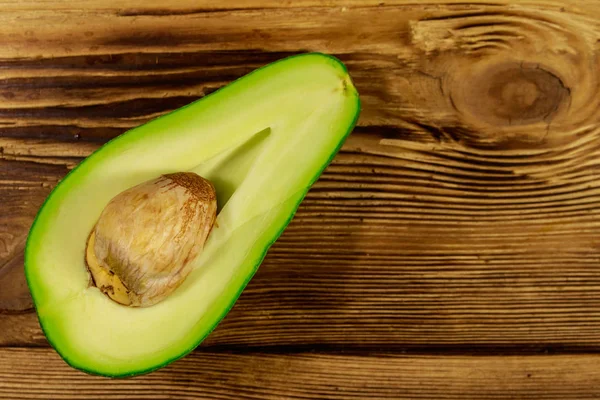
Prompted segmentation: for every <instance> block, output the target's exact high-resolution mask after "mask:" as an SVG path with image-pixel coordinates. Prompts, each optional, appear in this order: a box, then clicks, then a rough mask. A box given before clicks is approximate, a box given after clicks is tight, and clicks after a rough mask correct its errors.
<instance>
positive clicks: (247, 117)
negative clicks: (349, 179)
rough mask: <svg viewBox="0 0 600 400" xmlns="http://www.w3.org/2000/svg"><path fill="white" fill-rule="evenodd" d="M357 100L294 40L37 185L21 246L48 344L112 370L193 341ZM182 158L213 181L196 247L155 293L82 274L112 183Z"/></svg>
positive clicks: (134, 367)
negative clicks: (208, 218) (209, 223)
mask: <svg viewBox="0 0 600 400" xmlns="http://www.w3.org/2000/svg"><path fill="white" fill-rule="evenodd" d="M359 110H360V103H359V99H358V93H357V91H356V89H355V87H354V85H353V83H352V81H351V79H350V77H349V75H348V72H347V71H346V69H345V67H344V65H343V64H342V63H341V62H339V61H338V60H337V59H335V58H333V57H330V56H326V55H323V54H318V53H310V54H302V55H298V56H293V57H289V58H286V59H283V60H280V61H277V62H275V63H272V64H270V65H268V66H265V67H263V68H260V69H258V70H256V71H254V72H252V73H250V74H248V75H246V76H244V77H242V78H240V79H238V80H237V81H235V82H233V83H231V84H229V85H227V86H225V87H224V88H222V89H221V90H219V91H217V92H215V93H213V94H211V95H209V96H206V97H204V98H202V99H200V100H198V101H196V102H194V103H192V104H190V105H188V106H185V107H183V108H181V109H178V110H176V111H174V112H172V113H169V114H167V115H165V116H162V117H160V118H158V119H155V120H153V121H150V122H149V123H147V124H144V125H142V126H139V127H137V128H134V129H132V130H130V131H128V132H126V133H124V134H123V135H121V136H119V137H117V138H115V139H113V140H112V141H110V142H108V143H107V144H106V145H104V146H103V147H101V148H100V149H99V150H98V151H96V152H95V153H94V154H92V155H91V156H89V157H88V158H87V159H85V160H84V161H83V162H81V163H80V164H79V165H78V166H77V167H76V168H75V169H74V170H73V171H71V172H70V173H69V174H68V175H67V177H65V179H63V180H62V181H61V182H60V183H59V184H58V185H57V187H56V188H55V189H54V190H53V191H52V193H51V194H50V196H48V198H47V199H46V202H45V203H44V205H43V206H42V208H41V209H40V211H39V212H38V215H37V217H36V219H35V221H34V224H33V226H32V228H31V231H30V233H29V237H28V240H27V247H26V252H25V272H26V277H27V282H28V285H29V288H30V291H31V293H32V296H33V299H34V303H35V307H36V311H37V314H38V318H39V320H40V323H41V326H42V329H43V330H44V333H45V335H46V337H47V338H48V340H49V342H50V343H51V344H52V346H53V347H54V348H55V349H56V350H57V351H58V353H59V354H60V355H61V356H62V357H63V358H64V359H65V361H66V362H67V363H69V364H70V365H71V366H73V367H75V368H78V369H81V370H84V371H86V372H89V373H93V374H99V375H105V376H113V377H122V376H132V375H137V374H141V373H146V372H150V371H152V370H155V369H157V368H160V367H162V366H164V365H166V364H168V363H169V362H171V361H174V360H176V359H178V358H180V357H182V356H184V355H186V354H187V353H189V352H190V351H191V350H193V349H194V348H195V347H196V346H197V345H198V344H200V342H201V341H202V340H203V339H204V338H205V337H206V336H207V335H208V334H209V333H210V332H211V331H212V329H213V328H214V327H215V326H216V325H217V323H218V322H219V321H220V320H221V319H222V318H223V317H224V316H225V314H226V313H227V312H228V311H229V309H230V308H231V307H232V306H233V304H234V302H235V301H236V299H237V298H238V296H239V295H240V293H241V291H242V290H243V289H244V287H245V286H246V284H247V283H248V281H249V280H250V279H251V277H252V276H253V275H254V273H255V272H256V270H257V268H258V266H259V265H260V263H261V261H262V259H263V257H264V256H265V254H266V251H267V249H268V248H269V246H270V245H271V244H272V243H273V242H274V241H275V240H276V239H277V238H278V237H279V235H280V234H281V233H282V231H283V229H284V228H285V227H286V226H287V224H288V223H289V221H290V220H291V218H292V216H293V214H294V212H295V211H296V209H297V208H298V206H299V204H300V202H301V201H302V199H303V198H304V196H305V194H306V192H307V191H308V189H309V188H310V186H311V185H312V183H314V181H315V180H316V179H317V178H318V177H319V175H320V174H321V172H322V171H323V169H324V168H325V167H326V166H327V164H328V163H329V162H330V161H331V159H332V158H333V156H334V155H335V154H336V153H337V151H338V150H339V148H340V146H341V144H342V143H343V141H344V139H345V138H346V136H347V135H348V134H349V133H350V131H351V130H352V128H353V127H354V125H355V123H356V120H357V117H358V114H359ZM181 171H191V172H195V173H197V174H198V175H200V176H203V177H205V178H206V179H208V180H210V181H211V182H212V183H213V184H214V186H215V190H216V193H217V202H218V214H217V219H216V223H215V226H214V228H213V230H212V232H211V234H210V236H209V237H208V240H207V242H206V243H205V246H204V249H203V251H202V253H201V254H200V255H199V256H198V257H197V258H196V259H195V260H193V270H192V272H191V273H190V274H189V276H188V277H187V278H186V280H185V281H184V282H183V284H181V286H179V287H178V288H177V289H176V290H175V291H174V292H173V293H171V294H170V295H169V297H167V298H166V299H164V300H163V301H161V302H160V303H158V304H155V305H153V306H151V307H147V308H131V307H126V306H123V305H120V304H117V303H116V302H114V301H112V300H111V299H109V298H108V297H107V296H106V295H104V294H103V293H102V292H101V291H100V290H99V289H98V288H96V287H94V286H90V284H89V282H90V276H89V274H88V271H87V268H86V265H85V251H86V242H87V239H88V237H89V233H90V231H91V230H92V228H93V227H94V224H95V223H96V221H97V220H98V217H99V215H100V213H101V212H102V210H103V208H104V207H105V206H106V204H107V203H108V202H109V201H110V199H111V198H113V197H114V196H115V195H117V194H118V193H120V192H122V191H124V190H126V189H128V188H130V187H133V186H135V185H136V184H139V183H141V182H144V181H147V180H149V179H153V178H156V177H157V176H160V175H161V174H168V173H174V172H181Z"/></svg>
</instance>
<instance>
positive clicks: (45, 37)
mask: <svg viewBox="0 0 600 400" xmlns="http://www.w3.org/2000/svg"><path fill="white" fill-rule="evenodd" d="M215 4H217V3H215V2H210V1H207V0H201V1H191V0H185V1H177V2H175V1H164V0H163V1H160V2H159V1H147V2H141V1H137V0H123V1H120V2H103V1H98V0H78V1H73V2H62V1H57V0H45V1H39V0H38V1H34V0H28V1H16V0H11V1H7V0H3V1H0V7H1V8H0V9H2V12H0V22H1V23H0V38H2V43H3V46H0V346H24V347H31V346H47V343H46V340H45V338H44V335H43V333H42V332H41V330H40V328H39V325H38V323H37V319H36V316H35V313H34V312H33V309H32V303H31V299H30V297H29V293H28V290H27V287H26V284H25V280H24V277H23V268H22V267H23V249H24V244H25V239H26V236H27V232H28V229H29V227H30V224H31V222H32V221H33V218H34V216H35V213H36V212H37V210H38V208H39V207H40V205H41V204H42V202H43V201H44V199H45V197H46V196H47V195H48V193H49V192H50V190H51V189H52V188H53V187H54V186H55V185H56V183H57V182H58V181H59V180H60V179H61V178H62V177H64V175H65V174H66V173H67V172H68V171H69V170H70V169H71V168H73V167H74V166H75V165H76V164H77V163H78V162H79V161H80V160H81V159H82V158H83V157H85V156H87V155H88V154H90V153H91V152H92V151H94V150H95V149H97V148H98V147H99V146H100V145H101V144H102V143H104V142H106V141H107V140H109V139H110V138H113V137H115V136H117V135H119V134H121V133H122V132H124V131H125V130H127V129H129V128H131V127H134V126H136V125H138V124H141V123H143V122H145V121H148V120H149V119H152V118H154V117H156V116H159V115H162V114H164V113H166V112H168V111H170V110H173V109H176V108H178V107H180V106H182V105H184V104H187V103H189V102H191V101H193V100H195V99H197V98H199V97H201V96H203V95H206V94H209V93H211V92H213V91H214V90H216V89H218V88H219V87H221V86H223V85H225V84H227V83H228V82H231V81H232V80H234V79H236V78H238V77H240V76H242V75H244V74H246V73H248V72H250V71H251V70H253V69H255V68H257V67H259V66H262V65H264V64H266V63H268V62H271V61H274V60H277V59H279V58H282V57H285V56H287V55H291V54H296V53H299V52H304V51H322V52H327V53H331V54H333V55H336V56H337V57H339V58H340V59H342V61H344V62H345V63H346V65H347V66H348V68H349V71H350V74H351V75H352V77H353V79H354V81H355V83H356V85H357V87H358V90H359V92H360V94H361V99H362V103H363V111H362V114H361V118H360V120H359V126H358V127H357V129H356V130H355V132H354V133H353V134H352V135H351V136H350V138H349V139H348V141H347V142H346V144H345V145H344V147H343V149H342V151H341V152H340V154H339V155H338V156H337V157H336V158H335V159H334V161H333V162H332V164H331V165H330V166H329V168H328V169H327V170H326V172H325V174H324V175H323V176H322V178H321V179H320V180H319V181H318V182H317V183H316V184H315V186H314V188H313V189H312V190H311V191H310V193H309V195H308V196H307V198H306V200H305V201H304V202H303V203H302V205H301V207H300V209H299V211H298V213H297V215H296V217H295V218H294V220H293V222H292V223H291V225H290V226H289V227H288V229H287V230H286V232H285V233H284V235H283V236H282V237H281V238H280V240H279V241H278V242H277V243H276V244H275V245H274V246H273V248H272V249H271V251H270V252H269V254H268V256H267V258H266V260H265V262H264V263H263V265H262V266H261V268H260V269H259V272H258V273H257V275H256V276H255V278H254V279H253V281H252V282H251V283H250V285H249V286H248V288H247V290H246V291H245V292H244V293H243V294H242V296H241V298H240V300H239V301H238V303H237V304H236V306H235V307H234V309H233V310H232V311H231V313H230V314H229V315H228V316H227V317H226V318H225V320H224V321H223V322H222V323H221V324H220V325H219V326H218V327H217V329H216V330H215V331H214V332H213V333H212V334H211V335H210V337H209V338H208V339H207V340H206V341H205V343H204V344H203V345H202V346H203V347H204V348H210V350H211V351H213V352H215V353H204V352H202V353H201V354H196V355H192V356H190V358H188V359H185V360H183V361H181V362H179V363H177V364H176V366H174V367H173V368H172V369H168V370H167V371H165V372H164V373H163V372H160V373H158V374H157V375H156V378H155V377H154V376H155V375H151V377H146V378H141V380H139V381H130V382H140V383H139V385H143V384H156V383H157V382H159V381H161V380H162V382H164V384H165V385H166V386H164V390H165V392H164V393H165V397H167V395H170V396H172V397H171V398H186V396H188V397H192V394H197V395H199V394H202V393H204V396H206V397H211V398H212V397H220V398H233V397H232V396H235V393H237V392H236V391H235V390H236V389H235V388H236V387H238V386H236V385H246V384H249V383H248V382H251V385H250V386H251V387H253V388H254V386H252V385H256V387H257V388H255V389H256V390H255V389H252V390H250V389H248V391H246V392H244V395H245V396H246V397H247V398H269V396H270V397H271V398H277V397H283V398H285V397H293V396H296V397H306V398H315V397H318V398H326V397H327V396H329V397H331V398H360V397H365V398H367V397H369V396H370V397H373V398H385V397H389V398H440V397H441V396H442V394H443V395H444V396H445V397H447V398H476V397H477V398H482V397H487V398H519V397H530V398H531V397H535V398H557V399H568V398H593V397H594V396H600V389H599V387H600V386H599V385H598V383H599V382H598V376H597V374H596V372H595V371H594V370H595V369H596V370H597V369H598V368H597V367H598V366H597V363H598V360H597V357H596V356H595V355H586V354H583V353H585V352H589V353H590V354H591V353H597V352H598V351H600V266H599V262H600V255H599V253H598V249H600V239H598V238H599V237H600V182H599V181H598V179H597V174H598V172H599V171H600V168H599V166H600V163H599V162H598V159H599V158H598V156H599V155H600V96H598V93H599V92H600V17H598V16H599V15H600V2H599V1H595V0H594V1H574V2H573V1H566V0H564V1H560V0H556V1H551V0H537V1H536V0H531V1H495V2H491V1H471V2H465V1H460V2H456V1H432V2H427V3H424V2H411V1H407V0H393V1H385V2H381V1H371V0H352V1H341V0H330V1H316V0H300V1H294V2H291V1H284V2H274V1H270V0H250V1H241V0H235V1H228V2H219V3H218V5H215ZM248 348H252V349H254V351H267V350H269V349H271V350H277V351H278V352H286V351H290V352H295V351H310V350H314V349H318V350H319V351H328V352H329V351H331V352H336V351H338V350H345V351H348V350H351V351H352V352H354V353H356V354H361V355H360V356H349V355H347V354H346V353H339V354H338V353H335V354H333V355H330V356H320V355H307V354H304V353H302V355H301V356H298V355H296V354H293V353H290V354H285V353H282V354H279V355H264V354H260V353H252V354H250V355H227V354H222V353H218V352H220V351H231V350H232V349H233V350H235V351H240V350H241V349H248ZM374 350H377V351H386V352H388V353H389V354H388V355H385V356H384V355H381V354H379V355H374V354H372V353H368V352H371V351H374ZM403 350H409V351H411V352H418V353H430V352H435V353H436V356H435V357H434V356H430V357H424V358H421V357H416V356H415V357H413V356H410V357H408V356H406V357H403V356H398V355H395V356H394V355H393V354H399V353H398V351H403ZM269 351H270V350H269ZM541 351H551V352H563V353H568V352H571V351H576V352H577V354H580V355H564V356H555V357H548V358H547V357H542V356H537V355H531V353H537V352H541ZM0 352H2V355H1V356H0V397H1V396H3V395H4V396H7V398H17V397H18V396H16V395H15V393H19V396H21V397H23V398H47V395H46V394H44V393H52V394H56V397H58V395H59V394H60V395H61V396H63V397H64V398H70V397H69V396H72V397H71V398H84V397H94V396H96V397H97V396H98V395H99V393H102V392H101V390H102V389H106V390H107V392H106V393H102V394H103V396H102V397H103V398H106V397H108V396H109V395H110V396H113V397H123V395H124V394H127V393H133V394H132V396H133V397H136V398H139V397H143V396H150V395H151V393H150V392H148V391H147V390H148V389H144V388H143V387H142V386H137V385H138V383H122V384H120V385H122V386H114V387H110V388H108V387H104V386H101V384H100V383H98V382H101V381H100V380H97V379H96V378H90V377H85V376H83V375H80V374H77V373H75V372H73V371H70V370H69V369H67V368H65V367H64V366H63V365H62V364H60V363H59V362H58V361H57V360H56V356H55V355H54V353H51V352H50V350H49V349H39V350H35V349H29V350H20V349H15V350H1V351H0ZM361 352H367V353H361ZM394 352H395V353H394ZM494 352H501V353H498V355H490V354H493V353H494ZM474 353H481V354H483V353H485V354H487V355H486V356H483V355H478V356H473V355H472V354H474ZM506 353H510V354H521V356H518V357H517V356H512V357H505V356H503V355H502V354H506ZM411 354H412V353H411ZM444 354H446V356H444ZM447 354H454V355H452V356H448V355H447ZM456 354H460V355H456ZM494 354H495V353H494ZM523 354H529V355H527V356H525V355H523ZM221 362H222V363H224V364H223V365H224V366H221V367H220V366H219V365H220V364H219V363H221ZM47 363H50V364H51V365H53V367H52V368H51V369H49V368H47V367H46V365H48V364H47ZM205 363H209V364H210V363H215V365H205ZM217 364H219V365H217ZM220 368H221V369H220ZM348 368H349V369H348ZM306 369H315V370H317V371H320V372H321V373H322V374H324V375H323V376H321V377H320V378H319V376H320V375H318V374H315V375H311V374H312V373H309V372H306V371H305V370H306ZM396 369H397V370H396ZM528 369H532V370H535V371H540V372H541V373H542V374H541V375H538V374H537V372H536V373H535V374H533V377H537V376H541V378H539V379H538V380H535V379H525V378H524V377H526V376H527V374H525V375H523V374H521V372H523V371H526V370H528ZM49 370H52V371H54V370H57V371H59V372H57V373H56V374H54V372H52V373H50V372H48V371H49ZM299 370H302V371H301V372H298V371H299ZM358 370H360V371H362V372H361V374H359V373H358V372H356V371H358ZM392 370H393V372H391V371H392ZM15 371H16V372H15ZM481 371H483V372H481ZM191 372H193V374H192V373H191ZM292 372H293V373H292ZM46 373H47V374H50V375H44V374H46ZM52 374H54V375H52ZM190 374H191V375H193V376H192V377H190ZM196 374H198V376H197V375H196ZM307 374H308V375H307ZM513 374H517V375H518V379H517V375H513ZM519 374H520V375H519ZM28 375H29V376H38V377H39V379H41V380H40V381H39V382H37V383H36V381H35V379H33V378H31V379H30V378H27V376H28ZM5 376H6V377H11V378H10V379H8V380H5V379H3V377H5ZM180 376H182V377H181V378H180ZM211 377H212V378H211ZM214 377H219V378H218V379H217V380H216V381H212V380H211V379H214ZM378 377H382V378H381V379H382V380H381V381H378V382H380V385H379V383H378V384H377V385H379V386H376V387H375V388H374V389H373V391H372V392H369V389H370V386H369V382H371V381H372V379H375V378H378ZM473 377H475V379H473ZM309 378H310V379H309ZM62 379H64V380H65V381H67V380H69V379H74V382H80V381H79V380H81V382H80V383H81V384H82V385H83V386H82V387H83V388H85V390H78V391H77V392H74V391H70V392H69V390H68V389H67V388H65V386H64V384H63V383H60V384H58V383H53V382H57V381H58V380H62ZM179 379H182V380H179ZM190 379H191V381H189V380H190ZM290 379H292V381H290ZM307 379H309V380H307ZM319 379H322V380H319ZM428 379H431V381H428ZM151 381H152V382H151ZM327 381H330V382H331V384H326V383H324V382H327ZM7 382H8V383H7ZM61 382H62V381H61ZM189 382H192V383H189ZM240 382H241V383H240ZM282 382H292V383H293V384H292V385H291V386H292V387H293V388H294V389H293V390H292V389H291V388H288V389H289V391H287V392H286V391H285V390H286V387H287V385H284V384H283V383H282ZM431 382H433V383H431ZM511 382H512V383H511ZM188 383H189V385H191V386H192V387H193V388H194V389H193V390H194V391H193V392H192V391H190V392H188V391H187V388H188ZM512 384H514V386H511V385H512ZM31 385H34V386H31ZM35 385H37V386H35ZM127 385H131V386H127ZM263 385H264V388H263ZM436 385H438V386H436ZM24 388H27V389H28V390H24ZM336 388H338V389H339V392H334V390H336ZM110 390H114V392H108V391H110ZM121 390H131V391H126V392H125V391H121ZM135 390H140V391H139V392H135ZM190 390H191V389H190ZM196 390H198V391H196ZM53 391H54V392H53ZM120 391H121V392H120ZM104 394H106V396H104ZM11 396H12V397H11ZM27 396H29V397H27ZM36 396H37V397H36ZM45 396H46V397H45ZM73 396H75V397H73ZM336 396H337V397H336ZM511 396H512V397H511ZM236 398H240V397H236Z"/></svg>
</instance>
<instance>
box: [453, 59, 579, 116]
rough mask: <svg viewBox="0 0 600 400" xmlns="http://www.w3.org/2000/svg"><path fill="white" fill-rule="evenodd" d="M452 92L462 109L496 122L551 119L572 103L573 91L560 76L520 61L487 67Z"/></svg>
mask: <svg viewBox="0 0 600 400" xmlns="http://www.w3.org/2000/svg"><path fill="white" fill-rule="evenodd" d="M456 89H458V90H456ZM452 96H453V101H454V104H455V105H456V106H457V108H459V110H458V111H460V112H462V113H466V114H470V115H471V116H472V117H474V118H476V119H478V120H479V121H483V122H487V123H489V124H491V125H496V126H509V125H510V126H517V125H528V124H535V123H538V122H546V123H550V121H551V120H552V118H553V117H554V116H555V115H556V114H557V112H558V111H559V110H561V109H563V108H565V107H568V105H569V103H570V91H569V89H568V88H567V87H565V85H564V84H563V82H562V80H561V79H560V78H559V77H558V76H556V75H555V74H554V73H552V72H551V71H549V70H548V69H545V68H543V67H540V66H539V65H533V66H527V65H524V64H521V63H516V62H513V63H508V64H503V65H492V66H490V67H488V68H486V69H484V70H483V71H481V72H480V73H479V74H478V75H477V76H475V77H473V79H471V80H468V81H465V82H463V84H462V85H461V86H460V88H455V90H453V92H452Z"/></svg>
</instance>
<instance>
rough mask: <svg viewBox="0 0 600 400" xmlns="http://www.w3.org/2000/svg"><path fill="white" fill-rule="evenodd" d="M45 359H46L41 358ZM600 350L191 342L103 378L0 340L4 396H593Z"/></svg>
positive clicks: (562, 399)
mask: <svg viewBox="0 0 600 400" xmlns="http://www.w3.org/2000/svg"><path fill="white" fill-rule="evenodd" d="M42 365H43V368H40V366H42ZM599 385H600V356H598V355H555V356H525V357H523V356H504V357H503V356H481V357H469V356H461V355H451V356H435V355H419V356H408V355H400V354H385V353H380V354H362V355H355V354H354V355H350V354H313V353H295V354H269V353H252V354H232V353H224V352H217V353H215V352H205V351H197V352H195V353H193V354H191V355H189V356H188V357H186V358H184V359H182V360H181V361H179V362H177V363H175V364H174V365H173V366H172V367H169V368H166V369H163V370H159V371H157V372H155V373H153V374H150V375H146V376H142V377H137V378H132V379H126V380H113V381H107V379H105V378H100V377H95V376H90V375H86V374H84V373H80V372H73V371H72V370H71V369H70V368H69V367H68V366H66V365H65V364H64V363H63V362H62V360H61V359H60V358H59V357H58V355H56V353H55V352H53V351H52V350H50V349H27V350H26V349H4V350H2V349H0V399H10V400H20V399H57V398H60V399H65V400H67V399H83V398H96V399H97V398H102V399H271V400H275V399H281V398H293V399H407V400H408V399H411V400H412V399H428V398H430V399H448V400H453V399H456V400H460V399H465V398H490V399H516V398H530V399H555V400H571V399H578V400H583V399H597V398H598V389H597V388H598V386H599Z"/></svg>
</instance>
